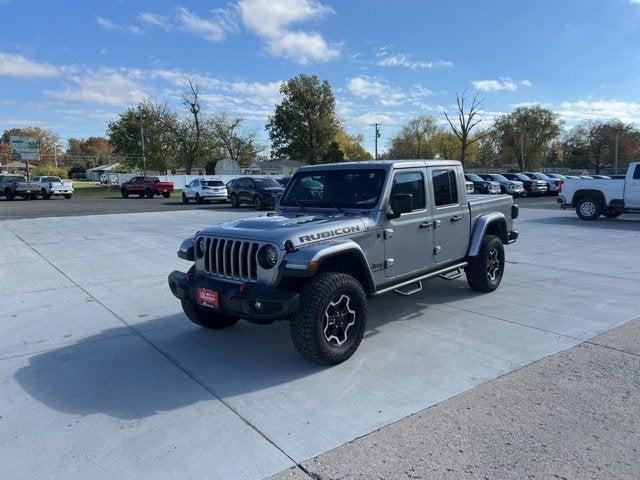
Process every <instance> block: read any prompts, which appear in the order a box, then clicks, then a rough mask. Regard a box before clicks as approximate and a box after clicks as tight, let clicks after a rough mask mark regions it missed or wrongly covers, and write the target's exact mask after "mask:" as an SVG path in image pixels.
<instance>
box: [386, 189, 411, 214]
mask: <svg viewBox="0 0 640 480" xmlns="http://www.w3.org/2000/svg"><path fill="white" fill-rule="evenodd" d="M411 211H413V195H411V194H410V193H396V194H393V195H391V201H390V202H389V208H388V209H387V217H388V218H389V219H394V218H398V217H399V216H400V215H402V214H403V213H409V212H411Z"/></svg>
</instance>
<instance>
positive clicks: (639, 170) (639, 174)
mask: <svg viewBox="0 0 640 480" xmlns="http://www.w3.org/2000/svg"><path fill="white" fill-rule="evenodd" d="M633 179H634V180H640V163H639V164H638V165H636V170H635V172H633Z"/></svg>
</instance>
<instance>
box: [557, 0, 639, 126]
mask: <svg viewBox="0 0 640 480" xmlns="http://www.w3.org/2000/svg"><path fill="white" fill-rule="evenodd" d="M639 3H640V2H639ZM556 111H557V112H558V113H559V114H560V115H561V116H562V117H563V118H565V119H566V120H569V121H571V120H573V121H582V120H610V119H614V118H617V119H619V120H622V121H623V122H628V123H636V122H640V103H637V102H625V101H622V100H579V101H576V102H562V103H561V104H560V108H558V109H556Z"/></svg>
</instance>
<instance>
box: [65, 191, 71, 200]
mask: <svg viewBox="0 0 640 480" xmlns="http://www.w3.org/2000/svg"><path fill="white" fill-rule="evenodd" d="M71 196H72V195H71V194H70V193H67V194H66V195H65V196H64V198H66V199H67V200H71Z"/></svg>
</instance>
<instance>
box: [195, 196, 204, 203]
mask: <svg viewBox="0 0 640 480" xmlns="http://www.w3.org/2000/svg"><path fill="white" fill-rule="evenodd" d="M196 202H197V203H199V204H200V205H202V204H203V203H204V199H203V198H202V197H201V196H200V194H199V193H196Z"/></svg>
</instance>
